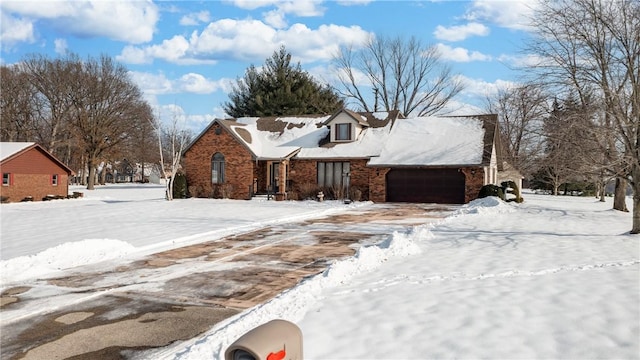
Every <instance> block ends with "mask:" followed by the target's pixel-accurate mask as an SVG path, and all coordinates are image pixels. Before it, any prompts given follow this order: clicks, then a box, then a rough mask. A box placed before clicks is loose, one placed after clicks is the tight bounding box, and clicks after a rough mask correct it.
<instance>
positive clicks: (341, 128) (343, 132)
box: [336, 124, 351, 140]
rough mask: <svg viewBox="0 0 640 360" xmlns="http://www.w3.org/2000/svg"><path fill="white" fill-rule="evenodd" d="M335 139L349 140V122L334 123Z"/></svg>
mask: <svg viewBox="0 0 640 360" xmlns="http://www.w3.org/2000/svg"><path fill="white" fill-rule="evenodd" d="M336 140H351V124H336Z"/></svg>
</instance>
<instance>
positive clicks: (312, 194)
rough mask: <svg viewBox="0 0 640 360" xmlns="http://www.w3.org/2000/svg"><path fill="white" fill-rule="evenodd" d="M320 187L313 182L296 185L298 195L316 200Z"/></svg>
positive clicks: (305, 198)
mask: <svg viewBox="0 0 640 360" xmlns="http://www.w3.org/2000/svg"><path fill="white" fill-rule="evenodd" d="M319 191H320V188H319V187H318V185H316V184H313V183H309V182H307V183H303V184H300V186H298V196H299V198H300V199H304V200H316V199H317V195H318V192H319Z"/></svg>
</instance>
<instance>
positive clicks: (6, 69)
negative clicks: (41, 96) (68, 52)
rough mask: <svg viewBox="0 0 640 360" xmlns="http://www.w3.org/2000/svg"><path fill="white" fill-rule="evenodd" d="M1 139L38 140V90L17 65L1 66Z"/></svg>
mask: <svg viewBox="0 0 640 360" xmlns="http://www.w3.org/2000/svg"><path fill="white" fill-rule="evenodd" d="M0 94H1V96H0V112H1V113H2V121H0V139H1V141H37V139H36V135H37V132H38V126H37V120H36V115H37V108H36V106H37V103H36V102H35V101H34V100H37V99H38V97H37V90H36V89H35V88H34V87H33V86H31V84H30V83H29V82H28V80H27V75H26V74H25V73H24V72H22V71H20V69H19V68H18V67H17V66H1V67H0Z"/></svg>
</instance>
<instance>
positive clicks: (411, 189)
mask: <svg viewBox="0 0 640 360" xmlns="http://www.w3.org/2000/svg"><path fill="white" fill-rule="evenodd" d="M387 201H389V202H416V203H439V204H463V203H464V174H463V173H461V172H460V171H458V169H391V170H390V171H389V172H388V173H387Z"/></svg>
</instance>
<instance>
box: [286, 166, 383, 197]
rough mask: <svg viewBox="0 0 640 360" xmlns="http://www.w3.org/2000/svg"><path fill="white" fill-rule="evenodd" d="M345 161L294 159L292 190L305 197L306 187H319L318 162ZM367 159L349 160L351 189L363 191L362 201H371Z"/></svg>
mask: <svg viewBox="0 0 640 360" xmlns="http://www.w3.org/2000/svg"><path fill="white" fill-rule="evenodd" d="M321 161H322V162H331V161H345V160H344V159H321V160H318V159H313V160H307V159H293V160H291V163H290V166H289V180H291V189H292V190H293V191H294V192H296V193H298V194H300V195H303V193H304V192H305V190H304V188H305V187H312V186H315V187H317V185H318V162H321ZM367 161H368V160H367V159H356V160H353V159H352V160H348V162H349V167H350V172H351V180H350V187H351V189H353V188H354V187H357V188H358V189H360V191H362V197H361V199H360V200H363V201H364V200H368V199H369V176H370V173H371V170H372V169H370V168H368V167H367Z"/></svg>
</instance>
